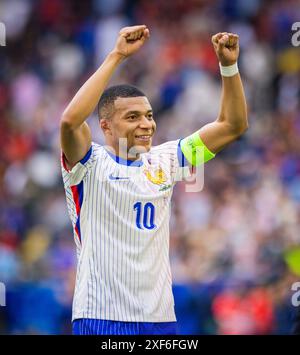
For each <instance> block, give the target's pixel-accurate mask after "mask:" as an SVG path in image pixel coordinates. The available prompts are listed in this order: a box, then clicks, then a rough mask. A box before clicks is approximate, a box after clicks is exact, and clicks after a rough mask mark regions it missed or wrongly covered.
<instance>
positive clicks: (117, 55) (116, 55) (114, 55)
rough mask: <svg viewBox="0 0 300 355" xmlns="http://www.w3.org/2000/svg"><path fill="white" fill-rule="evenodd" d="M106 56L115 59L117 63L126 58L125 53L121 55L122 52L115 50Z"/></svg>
mask: <svg viewBox="0 0 300 355" xmlns="http://www.w3.org/2000/svg"><path fill="white" fill-rule="evenodd" d="M108 57H109V58H111V59H113V60H115V61H117V63H118V64H120V63H122V62H123V61H124V60H125V59H126V56H125V55H123V54H122V53H120V52H117V51H115V50H113V51H111V52H110V53H109V55H108Z"/></svg>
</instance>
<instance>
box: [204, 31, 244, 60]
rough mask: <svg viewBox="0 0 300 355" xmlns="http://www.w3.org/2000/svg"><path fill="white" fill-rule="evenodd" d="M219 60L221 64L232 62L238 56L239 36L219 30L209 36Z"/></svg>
mask: <svg viewBox="0 0 300 355" xmlns="http://www.w3.org/2000/svg"><path fill="white" fill-rule="evenodd" d="M211 41H212V44H213V46H214V49H215V52H216V55H217V57H218V60H219V62H220V63H221V65H223V66H229V65H232V64H234V63H235V62H236V61H237V59H238V56H239V36H238V35H236V34H233V33H228V32H221V33H217V34H215V35H214V36H212V38H211Z"/></svg>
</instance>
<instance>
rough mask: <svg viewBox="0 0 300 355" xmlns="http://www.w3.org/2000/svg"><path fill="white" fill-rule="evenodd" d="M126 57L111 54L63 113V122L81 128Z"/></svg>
mask: <svg viewBox="0 0 300 355" xmlns="http://www.w3.org/2000/svg"><path fill="white" fill-rule="evenodd" d="M123 59H124V57H123V56H122V55H120V54H118V53H115V52H111V53H110V54H109V55H108V56H107V57H106V59H105V60H104V62H103V63H102V65H101V66H100V68H99V69H98V70H97V71H96V72H95V73H94V74H93V75H92V76H91V77H90V78H89V79H88V80H87V81H86V82H85V83H84V84H83V86H82V87H81V88H80V89H79V91H78V92H77V94H76V95H75V96H74V98H73V99H72V101H71V102H70V103H69V105H68V106H67V108H66V109H65V111H64V113H63V118H62V119H63V120H64V121H67V122H68V124H69V125H71V126H72V127H73V128H76V127H79V126H80V125H82V123H83V122H84V121H85V120H86V119H87V118H88V117H89V116H90V114H91V113H92V112H93V111H94V109H95V107H96V106H97V103H98V101H99V99H100V97H101V95H102V93H103V91H104V90H105V88H106V86H107V84H108V82H109V80H110V78H111V77H112V75H113V73H114V71H115V70H116V68H117V67H118V65H119V64H120V63H121V62H122V61H123Z"/></svg>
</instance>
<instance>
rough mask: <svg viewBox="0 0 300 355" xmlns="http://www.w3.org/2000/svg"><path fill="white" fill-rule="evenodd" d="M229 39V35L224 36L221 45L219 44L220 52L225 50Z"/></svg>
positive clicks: (220, 41)
mask: <svg viewBox="0 0 300 355" xmlns="http://www.w3.org/2000/svg"><path fill="white" fill-rule="evenodd" d="M228 39H229V37H228V35H224V36H222V37H221V39H220V40H219V43H218V50H219V51H221V50H223V48H224V47H225V45H226V43H227V41H228Z"/></svg>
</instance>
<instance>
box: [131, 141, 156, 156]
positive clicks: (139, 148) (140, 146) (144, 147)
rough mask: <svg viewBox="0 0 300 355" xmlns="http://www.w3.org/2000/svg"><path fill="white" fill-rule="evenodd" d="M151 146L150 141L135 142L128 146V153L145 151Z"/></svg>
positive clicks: (134, 153)
mask: <svg viewBox="0 0 300 355" xmlns="http://www.w3.org/2000/svg"><path fill="white" fill-rule="evenodd" d="M151 146H152V142H143V143H141V142H138V143H137V142H135V145H134V146H132V147H131V148H130V150H129V154H130V153H131V154H132V155H136V154H143V153H147V152H149V150H150V149H151Z"/></svg>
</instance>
